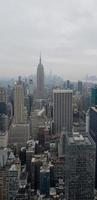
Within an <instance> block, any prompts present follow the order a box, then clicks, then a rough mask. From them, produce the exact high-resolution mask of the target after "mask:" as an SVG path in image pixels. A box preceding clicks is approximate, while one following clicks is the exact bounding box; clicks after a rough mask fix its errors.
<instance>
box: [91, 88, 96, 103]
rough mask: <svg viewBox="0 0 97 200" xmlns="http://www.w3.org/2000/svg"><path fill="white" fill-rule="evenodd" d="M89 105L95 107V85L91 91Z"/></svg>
mask: <svg viewBox="0 0 97 200" xmlns="http://www.w3.org/2000/svg"><path fill="white" fill-rule="evenodd" d="M91 105H92V106H95V105H97V85H96V86H95V87H94V88H92V90H91Z"/></svg>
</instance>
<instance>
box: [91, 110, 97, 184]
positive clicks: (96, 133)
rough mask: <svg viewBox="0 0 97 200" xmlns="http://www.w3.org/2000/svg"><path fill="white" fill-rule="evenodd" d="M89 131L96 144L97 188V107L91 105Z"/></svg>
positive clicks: (96, 179)
mask: <svg viewBox="0 0 97 200" xmlns="http://www.w3.org/2000/svg"><path fill="white" fill-rule="evenodd" d="M89 132H90V135H91V137H92V138H93V140H94V141H95V144H96V172H95V187H96V188H97V107H91V108H90V112H89Z"/></svg>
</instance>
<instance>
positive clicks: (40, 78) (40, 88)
mask: <svg viewBox="0 0 97 200" xmlns="http://www.w3.org/2000/svg"><path fill="white" fill-rule="evenodd" d="M37 96H38V98H40V99H42V98H44V67H43V65H42V63H41V56H40V61H39V64H38V67H37Z"/></svg>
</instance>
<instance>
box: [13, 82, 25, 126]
mask: <svg viewBox="0 0 97 200" xmlns="http://www.w3.org/2000/svg"><path fill="white" fill-rule="evenodd" d="M14 117H15V123H16V124H21V123H24V90H23V86H22V85H20V84H19V85H18V84H16V85H15V91H14Z"/></svg>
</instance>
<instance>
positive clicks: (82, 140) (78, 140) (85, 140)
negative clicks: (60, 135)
mask: <svg viewBox="0 0 97 200" xmlns="http://www.w3.org/2000/svg"><path fill="white" fill-rule="evenodd" d="M68 143H69V144H76V145H92V139H91V138H90V136H88V135H85V136H83V135H82V134H80V133H79V132H74V133H73V134H72V136H70V137H68Z"/></svg>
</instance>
